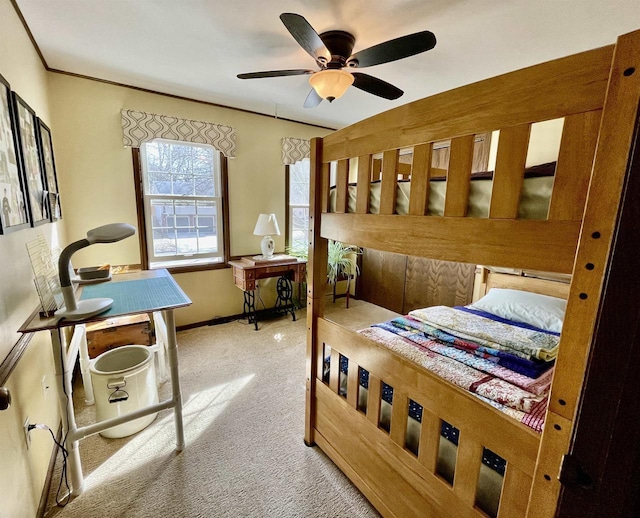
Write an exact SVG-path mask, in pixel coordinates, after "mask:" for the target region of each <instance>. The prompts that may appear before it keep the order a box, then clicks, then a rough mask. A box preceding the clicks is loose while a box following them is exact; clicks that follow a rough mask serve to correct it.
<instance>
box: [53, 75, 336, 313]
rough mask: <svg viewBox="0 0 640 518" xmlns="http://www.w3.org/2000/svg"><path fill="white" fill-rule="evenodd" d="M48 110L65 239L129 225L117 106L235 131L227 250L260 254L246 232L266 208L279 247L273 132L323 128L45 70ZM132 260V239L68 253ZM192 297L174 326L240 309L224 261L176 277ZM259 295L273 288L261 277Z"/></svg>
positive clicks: (128, 170)
mask: <svg viewBox="0 0 640 518" xmlns="http://www.w3.org/2000/svg"><path fill="white" fill-rule="evenodd" d="M49 84H50V88H51V99H52V103H51V106H52V113H53V119H54V122H55V127H56V138H57V141H56V163H57V166H58V170H59V171H63V172H64V173H63V174H61V175H60V193H61V200H62V212H63V214H64V220H65V225H66V228H67V232H68V235H69V239H70V240H74V239H79V238H81V237H83V236H84V234H85V233H86V231H87V230H88V229H90V228H93V227H95V226H98V225H102V224H105V223H110V222H115V221H123V222H126V223H131V224H132V225H135V224H136V206H135V198H134V184H133V168H132V162H131V149H130V148H125V147H123V145H122V130H121V122H120V112H121V110H122V109H134V110H140V111H146V112H151V113H160V114H166V115H172V116H176V117H182V118H188V119H195V120H202V121H209V122H215V123H219V124H225V125H228V126H232V127H233V128H235V129H236V143H237V158H234V159H230V160H229V220H230V222H229V224H230V233H231V236H230V237H231V254H232V255H248V254H255V253H258V252H259V248H260V238H259V237H258V236H254V235H253V234H252V232H253V227H254V226H255V222H256V219H257V216H258V214H259V213H261V212H266V213H272V212H273V213H275V214H276V216H277V218H278V221H279V223H280V227H281V231H282V232H283V234H282V235H280V236H278V237H275V241H276V250H278V251H282V250H284V242H285V240H284V220H285V205H284V192H285V191H284V189H285V185H284V166H283V165H282V161H281V143H280V142H281V139H282V137H298V138H312V137H314V136H323V135H325V134H326V133H328V131H327V130H324V129H321V128H316V127H312V126H306V125H303V124H297V123H293V122H287V121H283V120H280V119H275V118H272V117H265V116H260V115H255V114H251V113H246V112H242V111H238V110H231V109H227V108H220V107H216V106H210V105H206V104H203V103H197V102H189V101H184V100H180V99H174V98H171V97H168V96H162V95H157V94H150V93H146V92H142V91H139V90H134V89H131V88H125V87H120V86H116V85H111V84H106V83H100V82H97V81H91V80H87V79H82V78H77V77H73V76H69V75H64V74H51V76H50V83H49ZM105 262H106V263H111V264H137V263H139V262H140V255H139V248H138V241H137V238H129V239H127V240H125V241H122V242H120V243H115V244H109V245H96V246H92V247H89V248H86V249H84V250H81V251H79V252H77V253H76V254H75V255H74V257H73V264H74V266H75V267H80V266H91V265H96V264H101V263H105ZM175 278H176V280H177V281H178V283H179V284H180V285H181V287H182V288H183V290H184V291H185V292H186V293H187V295H188V296H189V297H190V298H191V300H192V301H193V305H192V306H190V307H188V308H185V309H181V310H178V311H177V312H176V322H177V324H178V325H185V324H191V323H195V322H202V321H205V320H208V319H211V318H213V317H216V316H228V315H234V314H238V313H241V312H242V304H243V299H242V292H241V291H240V290H238V289H237V288H235V286H234V285H233V279H232V275H231V270H230V269H223V270H213V271H204V272H199V273H188V274H179V275H176V276H175ZM264 284H265V285H267V288H266V289H265V295H267V296H268V292H269V291H273V289H272V288H271V287H270V284H272V283H270V282H266V281H265V282H264Z"/></svg>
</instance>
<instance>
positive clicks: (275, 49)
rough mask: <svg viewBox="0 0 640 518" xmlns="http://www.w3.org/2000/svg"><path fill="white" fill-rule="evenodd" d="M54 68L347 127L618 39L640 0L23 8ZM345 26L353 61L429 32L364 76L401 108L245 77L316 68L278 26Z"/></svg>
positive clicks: (190, 1) (42, 2) (53, 4)
mask: <svg viewBox="0 0 640 518" xmlns="http://www.w3.org/2000/svg"><path fill="white" fill-rule="evenodd" d="M15 1H16V3H17V5H18V7H19V8H20V10H21V12H22V15H23V16H24V19H25V20H26V23H27V25H28V27H29V29H30V30H31V32H32V34H33V36H34V39H35V41H36V43H37V45H38V47H39V48H40V51H41V52H42V55H43V56H44V59H45V61H46V63H47V65H48V66H49V68H51V69H54V70H61V71H65V72H71V73H74V74H81V75H85V76H90V77H94V78H99V79H105V80H108V81H114V82H117V83H122V84H126V85H131V86H136V87H141V88H146V89H150V90H154V91H158V92H163V93H169V94H173V95H178V96H184V97H189V98H192V99H197V100H202V101H209V102H213V103H217V104H222V105H225V106H232V107H238V108H243V109H246V110H251V111H255V112H259V113H264V114H269V115H272V116H278V117H281V118H286V119H292V120H296V121H301V122H308V123H314V124H319V125H323V126H328V127H332V128H338V127H342V126H345V125H347V124H350V123H353V122H355V121H357V120H361V119H364V118H366V117H370V116H371V115H375V114H376V113H379V112H381V111H384V110H387V109H389V108H393V107H394V106H398V105H400V104H405V103H407V102H410V101H413V100H416V99H419V98H422V97H425V96H428V95H431V94H434V93H437V92H441V91H443V90H448V89H450V88H453V87H457V86H460V85H463V84H467V83H471V82H474V81H478V80H481V79H484V78H487V77H491V76H494V75H497V74H501V73H504V72H508V71H510V70H515V69H518V68H522V67H525V66H528V65H532V64H535V63H539V62H542V61H547V60H550V59H553V58H556V57H561V56H565V55H568V54H572V53H576V52H579V51H583V50H587V49H591V48H595V47H599V46H602V45H606V44H609V43H613V42H614V41H615V38H616V37H617V36H618V35H620V34H623V33H625V32H630V31H632V30H635V29H640V1H639V0H375V1H374V0H226V1H220V0H181V1H179V0H15ZM282 12H293V13H297V14H301V15H302V16H304V17H305V18H306V19H307V21H308V22H309V23H310V24H311V25H312V26H313V27H314V29H315V30H316V31H317V32H318V33H321V32H324V31H327V30H334V29H339V30H345V31H348V32H351V33H352V34H353V35H354V36H355V37H356V44H355V47H354V53H355V52H357V51H358V50H362V49H364V48H367V47H370V46H372V45H375V44H377V43H380V42H383V41H386V40H388V39H392V38H397V37H399V36H404V35H405V34H409V33H413V32H418V31H422V30H430V31H432V32H433V33H434V34H435V35H436V38H437V40H438V43H437V45H436V47H435V48H434V49H433V50H431V51H429V52H425V53H423V54H419V55H417V56H412V57H409V58H406V59H404V60H401V61H396V62H393V63H387V64H383V65H378V66H374V67H369V68H366V69H362V71H363V72H366V73H368V74H370V75H374V76H376V77H379V78H380V79H383V80H385V81H387V82H390V83H392V84H394V85H396V86H397V87H399V88H400V89H402V90H404V92H405V93H404V95H403V96H402V97H400V99H398V100H396V101H388V100H385V99H381V98H378V97H376V96H373V95H371V94H368V93H366V92H363V91H361V90H358V89H356V88H350V89H349V90H348V91H347V93H346V94H345V95H344V96H343V97H342V98H340V99H338V100H336V101H334V102H333V103H332V104H329V103H328V102H326V101H323V102H322V103H321V104H320V106H318V107H316V108H313V109H304V108H303V107H302V104H303V102H304V100H305V98H306V96H307V93H308V92H309V90H310V86H309V84H308V76H293V77H276V78H268V79H251V80H240V79H237V78H236V75H237V74H239V73H242V72H255V71H263V70H279V69H291V68H311V69H315V68H316V65H315V63H314V62H313V59H312V58H311V57H310V56H309V55H308V54H307V53H306V52H305V51H304V50H302V49H301V48H300V46H299V45H298V44H297V43H296V41H295V40H294V39H293V37H292V36H291V35H290V34H289V32H288V31H287V29H286V28H285V27H284V25H283V24H282V22H281V21H280V19H279V15H280V13H282Z"/></svg>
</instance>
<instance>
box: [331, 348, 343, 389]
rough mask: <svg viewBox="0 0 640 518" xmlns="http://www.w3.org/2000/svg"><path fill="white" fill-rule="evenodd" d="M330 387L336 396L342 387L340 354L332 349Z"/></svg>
mask: <svg viewBox="0 0 640 518" xmlns="http://www.w3.org/2000/svg"><path fill="white" fill-rule="evenodd" d="M329 387H331V390H333V391H334V392H335V393H336V394H337V393H338V389H339V387H340V354H339V353H338V351H336V350H335V349H334V348H331V359H330V361H329Z"/></svg>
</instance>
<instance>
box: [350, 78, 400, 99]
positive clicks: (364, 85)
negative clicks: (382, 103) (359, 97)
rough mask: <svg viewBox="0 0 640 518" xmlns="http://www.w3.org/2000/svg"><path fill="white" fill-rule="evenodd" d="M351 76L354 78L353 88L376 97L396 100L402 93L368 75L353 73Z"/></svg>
mask: <svg viewBox="0 0 640 518" xmlns="http://www.w3.org/2000/svg"><path fill="white" fill-rule="evenodd" d="M352 74H353V77H354V80H353V86H355V87H356V88H359V89H360V90H364V91H365V92H368V93H370V94H373V95H377V96H378V97H384V98H385V99H397V98H398V97H400V96H401V95H402V94H403V93H404V92H403V91H402V90H400V88H397V87H395V86H393V85H392V84H390V83H387V82H386V81H383V80H382V79H378V78H377V77H373V76H370V75H369V74H363V73H362V72H353V73H352Z"/></svg>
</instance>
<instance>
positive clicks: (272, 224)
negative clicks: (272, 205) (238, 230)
mask: <svg viewBox="0 0 640 518" xmlns="http://www.w3.org/2000/svg"><path fill="white" fill-rule="evenodd" d="M271 234H275V235H276V236H279V235H280V229H279V228H278V221H277V220H276V215H275V214H260V215H259V216H258V221H257V222H256V228H255V229H253V235H254V236H264V237H263V238H262V241H261V242H260V251H261V252H262V255H261V256H259V255H258V256H256V257H255V258H256V259H271V258H272V257H273V248H274V244H273V239H272V238H271Z"/></svg>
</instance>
